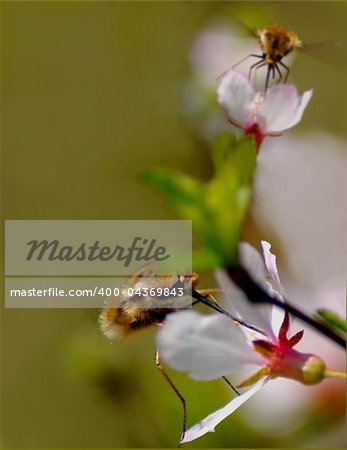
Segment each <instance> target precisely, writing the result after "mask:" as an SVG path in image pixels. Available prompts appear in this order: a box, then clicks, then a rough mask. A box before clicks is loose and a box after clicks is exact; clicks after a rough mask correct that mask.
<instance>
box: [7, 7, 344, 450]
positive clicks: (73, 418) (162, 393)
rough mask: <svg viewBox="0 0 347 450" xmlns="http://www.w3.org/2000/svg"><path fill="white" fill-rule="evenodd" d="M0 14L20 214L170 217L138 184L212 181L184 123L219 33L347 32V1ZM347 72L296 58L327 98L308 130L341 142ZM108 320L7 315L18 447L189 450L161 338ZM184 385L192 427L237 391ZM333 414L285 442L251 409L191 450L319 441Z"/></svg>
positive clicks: (12, 203)
mask: <svg viewBox="0 0 347 450" xmlns="http://www.w3.org/2000/svg"><path fill="white" fill-rule="evenodd" d="M1 7H2V28H3V31H2V69H1V77H2V149H3V155H2V175H3V176H2V187H3V214H4V217H5V218H6V219H155V218H158V219H165V218H172V215H171V214H170V212H169V210H168V209H167V208H166V206H165V204H164V203H163V200H162V198H161V197H160V196H159V195H158V194H156V193H154V192H153V191H151V190H150V189H148V188H147V187H146V186H143V185H142V184H141V183H140V182H139V181H137V174H138V172H139V170H140V169H142V168H144V167H150V166H152V165H164V166H171V167H175V168H179V169H181V170H184V171H186V172H190V173H191V174H195V175H196V176H202V177H207V175H208V174H209V172H210V159H209V155H208V150H207V149H206V146H205V144H204V142H202V141H200V140H199V139H197V138H196V136H195V135H194V133H193V132H192V130H191V128H190V126H189V123H187V122H186V121H185V120H184V119H183V116H182V87H183V86H184V84H185V82H186V80H187V79H188V78H189V74H190V65H189V60H188V53H189V50H190V48H191V45H192V42H193V40H194V38H195V37H196V35H197V34H198V33H199V31H201V29H202V28H203V27H204V26H205V25H206V23H208V21H209V20H210V19H211V18H213V17H214V16H216V15H219V16H222V17H232V16H233V14H236V13H237V14H238V13H240V14H241V15H243V17H248V16H249V17H250V20H251V21H253V22H256V21H257V18H258V17H259V18H261V22H262V23H261V25H262V24H264V20H268V21H270V22H271V21H275V22H279V23H284V24H290V25H291V26H292V27H293V28H294V29H295V30H296V31H297V32H298V34H299V35H300V36H302V37H303V38H304V39H305V40H307V41H320V40H324V39H335V38H338V39H343V38H344V33H345V26H346V21H345V20H346V16H345V3H342V2H268V3H266V2H253V3H252V2H209V1H207V2H2V3H1ZM302 58H304V57H302ZM300 61H305V62H304V63H302V64H300ZM233 62H234V61H227V62H226V67H228V66H229V65H231V64H232V63H233ZM343 63H344V61H343V60H341V65H343ZM344 76H345V74H344V73H343V72H342V73H341V71H337V70H336V69H334V68H330V67H329V66H327V65H323V64H321V63H320V62H319V61H318V62H317V61H316V60H313V59H312V60H311V59H309V58H305V59H302V60H301V59H299V60H298V61H297V62H296V64H295V67H293V70H292V73H291V80H292V81H294V82H296V83H297V85H298V87H299V89H300V91H301V90H302V89H304V88H305V89H306V88H307V87H313V88H314V89H321V92H322V94H321V95H320V96H319V97H317V98H315V97H314V98H313V101H312V108H311V111H310V114H309V115H307V118H306V119H305V121H304V123H303V124H302V127H303V128H305V127H307V128H309V127H310V126H312V124H314V125H315V126H316V127H318V128H321V129H326V130H328V131H331V132H333V133H336V134H337V135H341V136H342V135H343V132H344V120H345V115H344V103H343V102H341V98H344ZM331 80H333V81H331ZM323 87H324V89H323ZM313 106H314V107H313ZM209 282H210V280H209V279H208V278H207V281H206V282H203V283H202V285H203V286H204V284H206V283H207V284H208V283H209ZM204 287H205V286H204ZM97 314H98V313H97V311H93V310H83V311H80V310H73V309H71V310H30V309H28V310H3V311H2V328H1V333H2V339H1V345H2V347H1V350H2V352H1V353H2V355H1V357H2V364H1V366H2V374H1V375H2V376H1V382H2V414H1V420H2V424H1V431H2V433H1V434H2V438H1V439H2V444H3V446H4V448H58V447H59V448H69V447H81V448H83V447H84V448H94V447H95V448H98V447H100V448H102V447H110V448H111V447H112V448H117V447H123V448H125V447H138V448H140V447H175V446H176V445H177V441H178V438H179V434H180V431H181V406H180V404H179V402H178V401H177V399H176V397H175V395H174V394H173V393H172V391H171V390H170V389H169V387H168V386H167V384H166V383H165V382H164V380H163V379H162V378H161V375H160V374H159V373H158V371H157V369H156V367H155V365H154V351H155V344H154V340H153V337H154V332H153V331H152V332H145V333H144V334H143V335H142V336H141V337H139V338H137V339H134V340H131V341H127V342H115V343H112V344H110V343H109V342H107V341H106V339H105V338H103V336H100V334H99V332H98V330H97V327H96V320H97ZM171 373H172V372H171ZM172 376H173V378H174V380H175V383H176V384H177V385H178V386H179V389H180V391H181V392H182V393H183V395H184V396H185V397H186V399H187V403H188V418H189V423H195V422H196V421H198V420H200V419H201V418H202V417H203V416H204V415H206V414H208V413H209V412H211V410H213V409H214V408H217V407H219V406H221V405H223V404H224V403H225V402H226V401H227V400H228V399H229V397H230V394H229V392H228V390H227V388H226V387H225V386H224V384H222V383H221V382H219V381H216V382H212V383H197V382H193V381H191V380H188V379H187V378H186V377H185V376H184V375H182V374H176V373H172ZM322 411H323V412H324V408H322ZM322 411H320V410H317V411H316V412H315V413H314V414H312V415H310V416H308V418H307V421H306V422H305V423H304V424H303V425H302V427H301V428H300V429H298V430H297V431H296V433H287V434H285V435H281V436H276V435H275V436H269V435H267V434H266V433H262V432H261V431H259V430H256V429H255V428H253V427H252V426H251V425H250V424H247V423H246V421H245V420H244V419H245V417H244V416H243V415H242V411H240V413H237V414H235V416H233V418H232V420H228V421H225V423H223V424H222V425H221V426H220V427H219V429H218V432H216V433H215V434H211V435H209V436H206V437H204V438H203V439H201V440H200V441H198V442H197V443H195V444H194V443H193V444H190V445H189V446H191V447H230V446H232V447H295V446H309V444H310V442H311V441H310V437H311V436H314V433H315V430H316V427H317V426H318V427H320V428H321V429H322V427H323V429H324V426H326V427H327V428H329V421H330V420H334V418H331V416H329V415H327V416H326V417H324V413H322ZM322 414H323V416H322ZM322 442H324V441H322ZM329 442H333V444H332V445H334V441H333V440H332V441H329ZM338 442H339V441H338ZM336 445H339V444H338V443H337V444H336Z"/></svg>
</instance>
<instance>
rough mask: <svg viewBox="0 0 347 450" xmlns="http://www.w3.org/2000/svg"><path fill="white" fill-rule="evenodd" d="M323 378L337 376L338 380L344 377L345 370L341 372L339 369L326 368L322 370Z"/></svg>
mask: <svg viewBox="0 0 347 450" xmlns="http://www.w3.org/2000/svg"><path fill="white" fill-rule="evenodd" d="M324 375H325V378H338V379H340V380H345V379H346V375H347V374H346V372H342V371H340V370H329V369H326V370H325V372H324Z"/></svg>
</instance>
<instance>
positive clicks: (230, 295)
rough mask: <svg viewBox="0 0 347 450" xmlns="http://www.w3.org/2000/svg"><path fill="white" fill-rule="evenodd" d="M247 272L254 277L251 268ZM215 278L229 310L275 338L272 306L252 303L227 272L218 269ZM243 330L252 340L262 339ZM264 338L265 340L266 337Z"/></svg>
mask: <svg viewBox="0 0 347 450" xmlns="http://www.w3.org/2000/svg"><path fill="white" fill-rule="evenodd" d="M254 251H256V250H254ZM247 271H249V274H250V275H251V276H252V275H253V274H252V272H251V271H250V270H249V268H248V269H247ZM215 277H216V280H217V282H218V285H219V286H220V288H221V289H222V290H223V294H224V297H225V299H226V300H227V304H228V309H230V311H231V312H233V313H234V314H235V315H236V316H239V317H240V318H241V319H242V320H244V321H245V322H247V323H248V324H250V325H252V326H254V327H256V328H258V329H260V330H262V331H264V333H265V334H266V335H268V336H269V337H270V338H271V339H272V338H274V336H273V333H272V326H271V305H268V304H265V303H264V304H263V303H262V304H254V303H252V302H250V301H249V300H248V298H247V297H246V295H245V294H244V293H243V291H241V289H239V288H238V287H237V286H236V285H235V284H234V283H233V282H232V281H231V279H230V277H229V275H228V274H227V273H226V271H225V270H223V269H217V270H216V271H215ZM252 277H253V276H252ZM257 281H259V279H258V280H257ZM262 287H264V286H262ZM265 289H266V290H268V285H266V287H265ZM242 330H243V331H245V332H246V333H247V335H249V338H250V339H251V340H253V339H258V338H261V336H260V335H257V336H255V335H253V333H249V332H248V331H247V329H246V328H244V327H242ZM262 338H263V339H264V336H263V337H262Z"/></svg>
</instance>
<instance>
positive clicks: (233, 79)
mask: <svg viewBox="0 0 347 450" xmlns="http://www.w3.org/2000/svg"><path fill="white" fill-rule="evenodd" d="M217 93H218V102H219V103H220V104H221V105H222V106H223V107H224V108H225V109H226V110H227V112H228V115H229V118H230V119H231V120H232V121H233V122H235V123H236V124H238V125H240V126H241V127H242V128H245V127H246V126H247V125H248V124H249V121H250V118H251V114H252V112H253V102H254V97H255V90H254V88H253V86H252V85H251V84H250V82H249V80H248V79H247V78H246V77H245V76H244V75H242V74H240V73H239V72H236V71H234V70H229V71H228V72H227V73H226V74H225V75H224V76H223V78H222V80H221V82H220V84H219V86H218V90H217Z"/></svg>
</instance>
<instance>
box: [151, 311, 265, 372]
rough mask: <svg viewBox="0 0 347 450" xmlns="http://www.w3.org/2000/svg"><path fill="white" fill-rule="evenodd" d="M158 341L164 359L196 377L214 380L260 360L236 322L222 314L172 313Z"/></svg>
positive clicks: (160, 331)
mask: <svg viewBox="0 0 347 450" xmlns="http://www.w3.org/2000/svg"><path fill="white" fill-rule="evenodd" d="M158 345H159V352H160V355H161V357H162V358H163V360H165V361H166V362H167V363H168V364H169V365H170V366H172V367H173V368H174V369H176V370H180V371H184V372H188V373H189V374H190V376H191V377H192V378H193V379H196V380H213V379H215V378H219V377H221V376H223V375H227V374H230V373H231V372H232V371H233V370H234V369H237V368H240V366H242V365H244V364H248V363H257V362H258V361H259V358H258V356H257V354H256V353H255V352H254V351H253V350H252V349H251V348H250V347H249V346H248V344H247V341H246V340H245V338H244V336H243V334H242V332H241V331H240V330H239V329H238V327H237V326H236V325H235V324H234V322H233V321H232V320H231V319H229V318H227V317H224V316H222V315H218V314H208V315H205V314H200V313H198V312H196V311H180V312H177V313H174V314H170V315H169V316H168V317H167V319H166V320H165V322H164V324H163V326H162V328H161V329H160V330H159V332H158Z"/></svg>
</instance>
